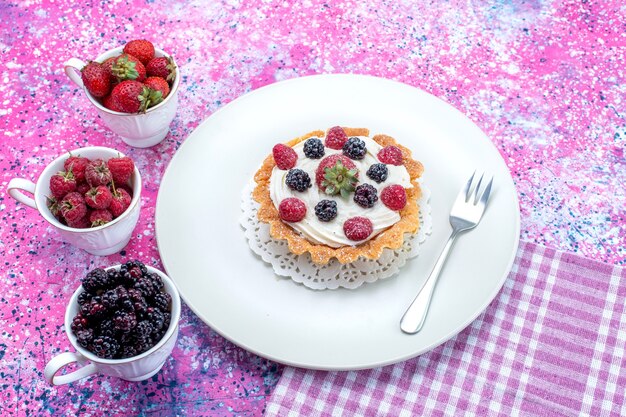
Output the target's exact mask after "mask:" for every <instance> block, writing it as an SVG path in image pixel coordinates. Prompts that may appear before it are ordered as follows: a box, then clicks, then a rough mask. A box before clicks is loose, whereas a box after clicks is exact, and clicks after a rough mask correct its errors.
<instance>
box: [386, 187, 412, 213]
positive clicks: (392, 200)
mask: <svg viewBox="0 0 626 417" xmlns="http://www.w3.org/2000/svg"><path fill="white" fill-rule="evenodd" d="M380 200H381V201H382V202H383V204H384V205H386V206H387V207H388V208H390V209H391V210H402V209H403V208H404V206H406V190H405V189H404V187H402V186H401V185H398V184H394V185H390V186H388V187H385V188H383V190H382V191H381V192H380Z"/></svg>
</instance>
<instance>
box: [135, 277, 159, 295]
mask: <svg viewBox="0 0 626 417" xmlns="http://www.w3.org/2000/svg"><path fill="white" fill-rule="evenodd" d="M134 288H135V289H136V290H137V291H139V292H140V293H141V295H143V296H144V298H152V297H154V296H155V294H156V293H157V291H158V290H157V289H156V288H155V287H154V284H153V283H152V280H151V279H150V278H147V277H145V278H140V279H139V280H137V282H135V285H134Z"/></svg>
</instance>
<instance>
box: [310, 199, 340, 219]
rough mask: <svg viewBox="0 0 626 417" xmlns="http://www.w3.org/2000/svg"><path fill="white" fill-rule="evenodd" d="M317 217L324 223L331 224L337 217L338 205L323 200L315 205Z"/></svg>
mask: <svg viewBox="0 0 626 417" xmlns="http://www.w3.org/2000/svg"><path fill="white" fill-rule="evenodd" d="M315 215H316V216H317V218H318V219H320V221H322V222H329V221H331V220H332V219H334V218H335V217H337V203H336V202H335V201H333V200H322V201H320V202H319V203H317V204H316V205H315Z"/></svg>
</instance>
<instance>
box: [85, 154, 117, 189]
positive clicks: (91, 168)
mask: <svg viewBox="0 0 626 417" xmlns="http://www.w3.org/2000/svg"><path fill="white" fill-rule="evenodd" d="M85 179H86V180H87V182H88V183H89V185H91V186H92V187H97V186H98V185H107V184H108V183H110V182H111V180H112V177H111V171H109V167H108V166H107V163H106V162H104V161H103V160H102V159H94V160H93V161H91V162H89V163H88V164H87V168H85Z"/></svg>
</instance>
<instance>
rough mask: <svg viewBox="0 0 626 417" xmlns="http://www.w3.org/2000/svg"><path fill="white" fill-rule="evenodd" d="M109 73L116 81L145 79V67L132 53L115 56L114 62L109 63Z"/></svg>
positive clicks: (141, 80) (140, 80)
mask: <svg viewBox="0 0 626 417" xmlns="http://www.w3.org/2000/svg"><path fill="white" fill-rule="evenodd" d="M111 74H113V79H114V80H116V81H124V80H135V81H139V82H143V80H145V79H146V67H145V66H144V65H143V64H142V63H141V61H140V60H138V59H137V58H136V57H134V56H133V55H128V54H122V55H120V56H118V57H117V58H115V62H113V64H112V65H111Z"/></svg>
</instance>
